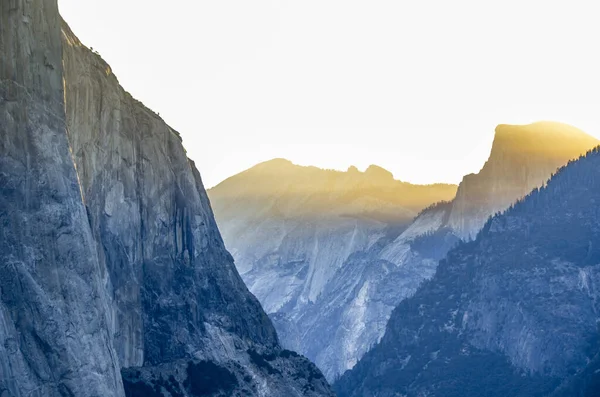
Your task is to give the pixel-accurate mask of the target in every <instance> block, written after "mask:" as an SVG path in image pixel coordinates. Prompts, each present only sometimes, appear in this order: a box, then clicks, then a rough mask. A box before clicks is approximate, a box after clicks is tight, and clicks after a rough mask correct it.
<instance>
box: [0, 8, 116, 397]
mask: <svg viewBox="0 0 600 397" xmlns="http://www.w3.org/2000/svg"><path fill="white" fill-rule="evenodd" d="M60 23H61V21H60V17H59V15H58V10H57V5H56V2H55V1H49V0H32V1H17V0H1V1H0V223H1V224H2V237H1V238H0V395H2V396H11V397H25V396H27V397H55V396H56V397H58V396H115V397H116V396H123V387H122V384H121V377H120V374H119V366H118V360H117V358H116V357H117V356H116V354H115V352H114V350H113V347H112V343H111V337H112V335H111V333H110V332H109V327H108V326H109V323H110V320H109V318H108V316H107V314H108V312H109V303H110V302H109V298H108V296H107V293H106V290H105V285H106V283H107V279H108V274H107V272H106V269H105V268H104V267H103V264H102V263H100V262H99V261H98V257H97V255H96V249H95V245H94V240H93V237H92V233H91V230H90V226H89V224H88V219H87V216H86V211H85V207H84V205H83V202H82V198H81V194H80V190H79V185H78V183H77V175H76V172H75V167H74V164H73V160H72V157H71V155H70V152H69V144H68V141H67V134H66V124H65V107H64V100H63V73H62V60H61V37H60Z"/></svg>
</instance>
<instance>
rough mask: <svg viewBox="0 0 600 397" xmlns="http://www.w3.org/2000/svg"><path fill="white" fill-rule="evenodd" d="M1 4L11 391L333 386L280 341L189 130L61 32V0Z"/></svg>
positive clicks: (0, 303)
mask: <svg viewBox="0 0 600 397" xmlns="http://www.w3.org/2000/svg"><path fill="white" fill-rule="evenodd" d="M0 7H1V8H0V11H2V12H1V14H0V15H1V18H2V19H1V20H0V21H1V22H2V23H1V25H0V33H1V36H0V44H1V45H0V52H1V55H2V57H1V61H0V62H1V63H0V77H2V80H1V85H0V98H1V99H2V100H1V101H0V122H1V123H0V128H1V129H2V136H3V139H2V142H1V143H0V188H1V189H2V195H1V197H0V217H1V219H2V220H3V224H4V225H5V227H4V229H3V234H4V238H3V239H2V240H1V241H0V244H1V245H2V246H1V247H0V255H2V262H1V263H3V270H2V272H0V287H1V291H0V292H1V295H0V299H1V300H0V341H1V343H0V368H1V371H0V394H1V395H2V396H4V395H8V396H40V397H41V396H90V397H92V396H123V395H126V396H145V397H157V396H171V397H183V396H200V395H203V396H221V395H227V396H241V395H244V396H247V395H251V396H275V395H281V396H283V395H286V396H287V395H289V396H305V395H308V396H331V395H332V393H331V390H330V388H329V386H328V384H327V382H326V381H325V379H324V377H323V375H322V374H321V373H320V372H319V371H318V369H317V368H316V367H315V366H314V364H312V363H310V362H309V361H308V360H307V359H305V358H303V357H301V356H299V355H297V354H296V353H293V352H290V351H286V350H283V349H281V347H280V346H279V343H278V340H277V335H276V333H275V330H274V328H273V326H272V324H271V322H270V320H269V319H268V317H267V316H266V314H265V313H264V311H263V310H262V308H261V306H260V304H259V302H258V301H257V300H256V298H254V297H253V296H252V295H251V294H250V292H249V291H248V290H247V288H246V286H245V285H244V283H243V281H242V279H241V278H240V276H239V274H238V273H237V271H236V269H235V266H234V264H233V259H232V258H231V256H230V255H229V253H228V252H227V251H226V250H225V247H224V245H223V242H222V240H221V237H220V234H219V231H218V229H217V226H216V223H215V221H214V217H213V214H212V210H211V208H210V204H209V202H208V198H207V195H206V191H205V190H204V188H203V186H202V181H201V179H200V175H199V174H198V171H197V170H196V169H195V167H194V165H193V163H191V162H190V161H189V160H188V159H187V157H186V155H185V150H184V148H183V146H182V144H181V139H180V138H179V136H178V134H177V133H176V132H175V131H173V130H172V129H171V128H169V127H168V126H167V125H166V124H165V123H164V122H163V121H162V120H161V119H160V118H159V117H158V116H157V115H156V114H154V113H153V112H151V111H150V110H148V109H147V108H145V107H144V106H143V105H142V104H141V103H139V102H138V101H136V100H134V99H133V98H132V97H131V96H130V95H129V94H127V93H126V92H125V91H124V90H123V89H122V88H121V87H120V85H119V84H118V81H117V79H116V78H115V76H114V75H113V74H112V72H111V70H110V67H109V66H108V65H107V64H106V63H105V62H104V61H103V60H102V59H101V58H100V57H99V56H98V55H97V54H94V53H92V52H91V51H90V50H89V49H87V48H86V47H84V46H83V45H82V44H81V43H80V42H79V40H78V39H77V38H76V37H75V36H74V35H73V33H72V32H71V31H70V29H69V28H68V27H67V26H66V25H65V24H63V25H62V40H61V20H60V16H59V14H58V10H57V6H56V0H36V1H33V2H24V1H20V0H17V1H12V0H0ZM65 116H66V117H65ZM119 366H120V367H122V368H121V369H122V376H123V382H122V381H121V374H120V373H119V370H120V368H119Z"/></svg>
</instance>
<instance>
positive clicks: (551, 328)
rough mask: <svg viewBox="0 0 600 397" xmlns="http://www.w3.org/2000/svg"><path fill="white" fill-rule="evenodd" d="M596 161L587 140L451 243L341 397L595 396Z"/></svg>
mask: <svg viewBox="0 0 600 397" xmlns="http://www.w3.org/2000/svg"><path fill="white" fill-rule="evenodd" d="M599 169H600V151H599V149H594V150H593V151H591V152H589V153H588V154H587V155H586V156H585V157H583V158H581V159H580V160H578V161H572V162H570V163H569V165H568V166H566V167H564V168H562V169H561V170H560V171H559V172H558V173H557V174H556V175H554V177H553V178H552V179H551V180H550V181H549V182H548V184H547V185H546V186H545V187H543V188H541V189H535V190H533V192H532V193H530V194H529V195H528V196H527V197H526V198H525V199H523V200H521V201H519V202H518V203H516V204H514V205H513V206H511V207H510V208H509V209H508V210H507V211H506V212H505V213H503V214H501V215H497V216H495V217H493V218H492V219H490V220H488V221H487V222H486V224H485V225H484V227H483V230H482V231H481V232H480V233H479V235H478V236H477V238H476V239H475V240H474V241H471V242H466V243H461V244H460V245H459V246H458V247H456V248H455V249H453V250H451V251H450V252H449V254H448V256H447V257H446V258H445V259H444V260H442V261H441V262H440V264H439V267H438V270H437V273H436V275H435V276H434V277H433V278H432V279H431V280H429V281H427V282H426V283H424V284H423V286H422V287H421V288H419V290H418V291H417V293H416V294H415V295H414V296H413V297H411V298H409V299H406V300H404V301H403V302H402V303H400V305H399V306H398V307H397V308H396V309H395V310H394V312H393V313H392V316H391V318H390V321H389V323H388V326H387V330H386V333H385V335H384V337H383V338H382V340H381V342H380V343H379V344H377V345H376V346H375V347H374V348H373V349H372V350H371V351H370V352H369V353H367V354H366V355H365V357H364V358H363V359H362V360H361V361H360V362H359V363H358V364H357V365H356V366H355V368H354V369H352V370H351V371H348V372H347V373H346V374H345V375H344V376H343V377H342V378H341V379H340V380H339V381H338V382H337V383H336V389H337V391H338V395H339V396H379V397H384V396H397V395H405V396H465V397H467V396H481V395H486V396H506V395H510V396H523V397H530V396H550V395H552V396H567V395H568V396H575V395H579V396H590V397H591V396H595V395H597V392H598V389H597V388H595V387H596V386H597V385H598V384H600V383H599V382H600V378H599V377H598V370H597V369H598V354H599V352H600V328H599V327H598V322H599V320H600V317H598V312H599V309H600V307H599V305H598V297H599V294H598V291H599V290H598V287H599V283H600V250H599V248H598V244H597V241H598V239H599V238H600V229H599V228H598V220H599V219H598V217H599V216H600V211H599V207H598V201H597V200H598V194H599V193H600V174H599V172H598V170H599Z"/></svg>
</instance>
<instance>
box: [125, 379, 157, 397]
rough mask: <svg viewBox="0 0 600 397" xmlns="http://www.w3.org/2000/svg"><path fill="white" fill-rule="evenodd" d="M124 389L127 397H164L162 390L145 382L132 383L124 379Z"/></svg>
mask: <svg viewBox="0 0 600 397" xmlns="http://www.w3.org/2000/svg"><path fill="white" fill-rule="evenodd" d="M123 387H124V388H125V396H126V397H163V395H162V393H161V391H160V388H156V387H153V386H150V385H149V384H147V383H145V382H143V381H139V382H130V381H129V380H127V379H123Z"/></svg>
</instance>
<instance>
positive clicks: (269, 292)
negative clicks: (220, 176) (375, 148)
mask: <svg viewBox="0 0 600 397" xmlns="http://www.w3.org/2000/svg"><path fill="white" fill-rule="evenodd" d="M455 192H456V186H452V185H431V186H416V185H411V184H408V183H403V182H399V181H396V180H394V179H393V177H392V175H391V174H390V173H389V172H387V171H385V170H383V169H381V168H379V167H376V166H371V167H369V168H368V169H367V170H366V171H365V172H364V173H363V172H359V171H358V170H357V169H355V168H353V167H352V168H350V169H349V170H348V172H339V171H331V170H321V169H318V168H316V167H300V166H297V165H294V164H292V163H290V162H289V161H286V160H282V159H277V160H272V161H269V162H266V163H262V164H259V165H258V166H256V167H254V168H252V169H250V170H248V171H245V172H243V173H241V174H238V175H236V176H234V177H232V178H229V179H228V180H226V181H224V182H223V183H222V184H220V185H219V186H217V187H215V188H213V189H211V190H210V191H209V195H210V198H211V202H212V204H213V207H214V208H215V214H216V217H217V220H218V222H219V227H220V229H221V231H222V233H223V236H224V239H225V241H226V244H227V245H228V248H229V249H230V250H231V252H232V254H233V256H234V258H235V259H236V265H237V267H238V270H239V271H240V273H241V274H242V277H243V278H244V281H245V282H246V284H247V285H248V286H249V288H250V290H251V291H252V292H253V293H254V294H255V295H256V296H257V297H258V299H259V300H260V301H261V303H262V304H263V306H264V307H265V310H266V311H267V312H268V313H270V314H272V317H273V319H275V324H276V327H277V329H278V333H279V335H280V337H281V339H282V343H283V345H284V346H286V347H288V348H294V349H298V350H299V351H301V352H302V353H304V354H309V355H310V357H311V358H312V359H315V360H317V363H318V365H319V366H320V367H321V368H322V369H323V370H324V371H325V373H326V375H327V376H328V377H329V378H330V379H332V378H333V376H335V374H337V373H339V372H341V371H343V370H345V369H347V368H348V365H353V364H354V362H356V360H357V359H358V358H359V357H360V356H357V354H362V352H364V351H366V348H368V346H369V345H370V344H372V343H374V342H375V341H376V340H377V336H376V337H373V336H372V335H371V330H372V329H373V332H374V333H375V334H378V333H379V332H381V333H382V332H383V326H384V324H385V321H386V320H387V315H388V314H389V312H390V311H391V310H392V308H393V307H394V306H395V304H396V303H397V301H396V299H395V297H393V298H392V303H390V302H386V303H385V304H384V306H385V307H386V308H385V309H381V310H380V309H375V308H373V309H374V310H379V312H383V313H385V315H384V318H383V319H381V318H380V315H379V314H377V313H378V312H376V311H373V312H371V313H370V316H372V320H373V321H377V322H379V323H380V325H379V326H377V327H374V328H372V327H371V326H369V327H366V328H365V327H363V326H362V325H361V323H360V322H356V323H355V324H353V325H350V324H349V327H350V328H349V329H348V330H347V332H338V333H336V332H330V333H328V334H327V335H324V334H322V333H321V330H320V327H321V326H323V327H325V326H328V327H334V328H337V326H338V325H339V324H340V323H339V322H338V321H345V320H343V318H346V316H352V313H351V308H350V307H349V306H348V305H352V302H351V301H349V300H348V299H349V298H350V297H349V296H348V297H346V298H343V299H342V298H340V299H337V298H336V299H335V301H336V302H337V303H336V304H334V306H333V307H331V305H330V308H328V309H325V308H323V307H322V306H321V300H320V299H321V298H322V297H324V296H329V294H330V288H333V289H336V288H337V287H335V286H334V285H335V284H336V283H338V282H342V283H343V282H344V281H342V280H343V278H344V277H347V276H348V277H350V273H352V274H353V275H352V277H356V282H360V277H361V276H359V274H362V273H364V272H365V271H367V270H366V269H363V270H359V268H360V267H361V266H363V267H364V266H367V262H368V261H367V262H361V263H363V264H362V265H356V266H352V268H346V266H342V265H343V264H344V263H346V262H348V263H349V262H351V261H353V260H354V259H353V258H354V257H355V254H359V256H360V255H362V257H364V253H365V252H369V251H371V250H373V252H375V251H376V250H377V247H379V246H381V243H379V244H378V245H377V246H376V243H377V242H378V241H379V240H380V239H384V240H385V241H389V238H390V236H394V237H395V236H397V235H398V230H401V229H402V227H405V225H406V224H407V223H408V222H409V221H410V220H411V219H412V218H413V217H414V216H415V215H416V213H417V212H418V211H419V210H420V209H422V208H424V207H426V206H428V205H430V204H431V203H432V202H435V201H439V200H442V199H450V198H452V197H454V194H455ZM393 267H394V266H392V268H393ZM337 272H340V274H337ZM368 273H369V274H372V275H373V277H375V278H376V279H377V280H379V281H380V280H381V276H382V275H383V274H378V273H377V271H375V270H374V269H373V270H368ZM379 281H377V282H379ZM330 283H332V285H331V287H328V286H329V284H330ZM417 285H418V283H417ZM373 288H375V286H373ZM373 292H375V289H373ZM350 300H351V299H350ZM337 304H339V306H336V305H337ZM332 310H334V311H336V313H337V314H336V315H335V316H333V317H322V316H323V315H326V313H328V314H331V311H332ZM375 319H377V320H375ZM347 320H349V321H350V319H347ZM370 321H371V320H369V322H370ZM317 325H318V326H317ZM349 338H350V339H355V340H356V341H355V342H350V339H349ZM313 341H314V342H318V343H317V344H314V343H313ZM349 344H350V345H349ZM354 346H357V347H359V348H358V349H356V348H355V347H354ZM316 351H319V354H316V353H314V352H316ZM344 356H345V357H344Z"/></svg>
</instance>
